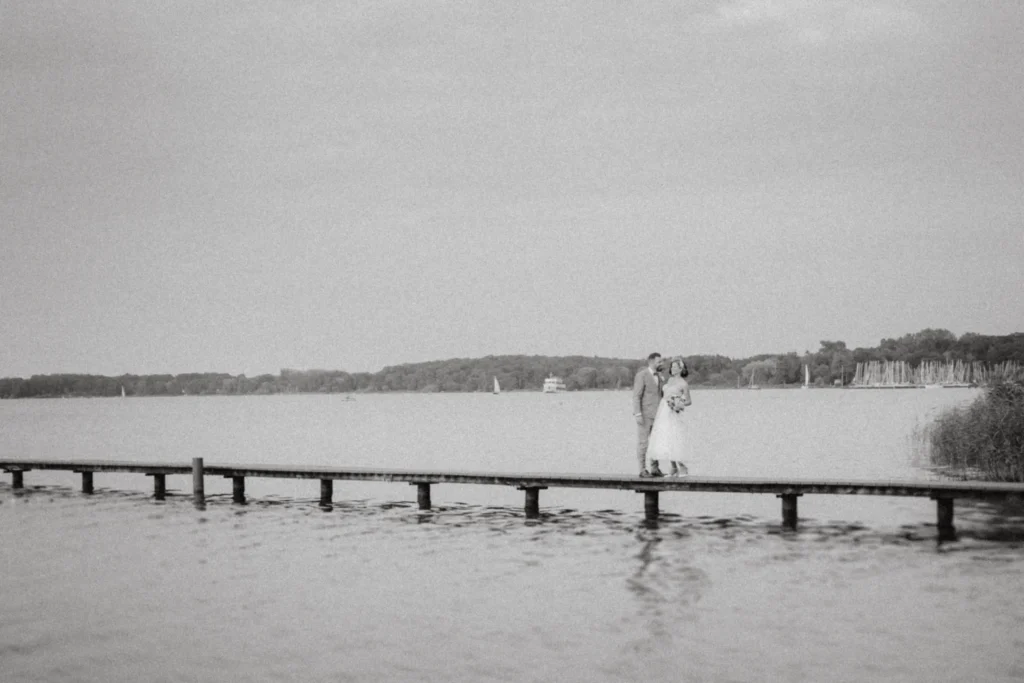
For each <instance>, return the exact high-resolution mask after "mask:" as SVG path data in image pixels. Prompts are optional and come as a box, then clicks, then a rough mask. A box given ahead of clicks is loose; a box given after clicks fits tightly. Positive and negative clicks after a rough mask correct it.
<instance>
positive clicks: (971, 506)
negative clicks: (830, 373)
mask: <svg viewBox="0 0 1024 683" xmlns="http://www.w3.org/2000/svg"><path fill="white" fill-rule="evenodd" d="M976 395H977V393H976V392H975V391H973V390H942V391H924V390H917V391H914V390H906V391H871V390H864V391H840V390H812V391H799V390H762V391H700V390H697V391H694V392H693V399H694V406H693V407H692V408H691V409H689V410H688V411H687V413H686V416H687V418H688V420H689V423H690V425H691V427H692V430H693V436H694V440H695V444H696V448H697V450H698V453H697V457H695V462H694V464H695V467H694V468H693V474H706V475H727V476H774V475H779V476H796V477H827V478H840V477H842V478H871V479H877V478H883V479H904V478H924V477H935V476H937V475H934V474H933V473H931V472H929V471H928V470H926V469H924V468H923V466H922V465H923V463H921V462H920V455H919V454H918V453H917V449H916V448H915V447H914V443H915V442H914V440H913V438H912V433H913V430H914V428H915V427H918V426H921V425H923V424H925V423H927V421H928V420H929V419H930V417H931V416H934V415H935V414H936V411H938V410H941V409H942V408H943V407H946V406H951V405H956V404H962V403H965V402H967V401H969V400H970V399H972V398H973V397H975V396H976ZM630 413H631V408H630V395H629V393H628V392H583V393H572V394H560V395H543V394H540V393H529V394H527V393H508V394H502V395H500V396H492V395H489V394H479V395H472V394H440V395H437V394H434V395H409V394H396V395H359V396H358V397H357V398H356V400H354V401H345V400H344V397H342V396H338V395H333V396H332V395H325V396H305V395H302V396H265V397H263V396H261V397H256V396H252V397H182V398H128V399H72V400H25V401H0V454H2V455H3V457H12V458H18V457H24V458H55V459H109V460H147V461H161V462H163V461H173V462H181V463H182V464H187V463H189V462H190V460H191V458H193V457H203V458H204V459H205V461H206V463H207V464H208V465H209V464H220V463H225V464H226V463H270V464H296V465H351V466H379V467H395V468H424V469H427V468H429V469H433V468H437V469H448V470H489V471H498V472H516V471H528V472H555V473H563V472H598V473H624V474H632V473H634V469H635V457H634V451H635V425H634V423H633V421H632V418H631V416H630ZM25 485H26V488H25V489H24V490H22V491H14V490H12V489H11V487H10V476H9V475H3V481H2V483H0V570H2V571H3V580H2V583H0V680H2V681H12V682H13V681H19V682H20V681H103V682H107V681H230V680H237V681H293V680H303V681H368V680H387V681H467V682H468V681H474V682H475V681H516V682H522V681H554V680H558V681H594V682H604V681H609V682H610V681H623V680H644V681H658V680H674V681H764V680H774V681H826V680H827V681H865V680H871V681H946V680H948V681H953V680H958V681H960V680H977V681H1019V680H1021V679H1024V591H1021V586H1022V585H1024V509H1021V508H1020V507H1019V506H1018V507H1013V506H992V505H987V504H980V503H969V502H966V501H957V506H956V519H955V522H956V525H957V530H958V534H959V538H958V540H956V541H954V542H948V543H938V542H937V540H936V529H935V514H936V513H935V504H934V502H933V501H930V500H928V499H917V498H885V497H874V496H824V495H821V496H812V495H808V496H804V497H802V498H800V503H799V506H800V507H799V512H800V528H799V530H798V531H797V532H795V533H790V532H782V531H781V529H780V519H781V512H780V509H781V506H780V502H779V500H778V499H776V498H775V497H774V496H770V495H749V494H746V495H744V494H716V493H700V494H698V493H663V494H662V495H661V501H660V502H661V509H662V519H661V520H660V521H659V522H658V523H657V524H656V525H653V526H652V525H647V524H645V522H644V520H643V496H642V495H640V494H637V493H634V492H629V491H609V490H594V491H589V490H565V489H548V490H545V491H542V492H541V497H540V503H541V519H539V520H529V521H528V520H525V519H524V516H523V511H522V508H523V494H522V492H520V491H516V490H515V489H512V488H510V487H509V488H505V487H494V486H490V487H488V486H455V485H447V486H446V485H435V486H433V487H432V498H433V502H434V509H433V510H431V511H429V512H421V511H419V510H418V509H417V508H416V503H415V501H416V488H415V487H413V486H409V485H407V484H396V483H372V482H344V481H339V482H335V487H334V500H335V505H334V506H333V508H332V509H330V510H323V509H321V508H320V507H319V506H318V505H317V502H318V499H319V484H318V482H317V481H316V480H308V481H303V480H265V479H248V480H247V481H246V493H247V495H248V499H249V503H248V504H247V505H245V506H238V505H233V504H232V503H231V496H230V493H231V485H230V480H224V479H214V478H213V477H207V481H206V491H207V494H208V504H207V506H206V509H205V510H197V509H195V508H194V507H193V506H192V504H191V478H190V477H186V476H170V477H168V479H167V486H168V490H169V493H170V494H172V495H169V496H168V499H167V500H166V501H164V502H156V501H154V500H153V499H152V497H151V494H152V482H151V480H150V479H149V478H147V477H145V476H142V475H127V474H124V475H123V474H104V473H97V474H96V475H95V487H96V494H95V495H93V496H86V495H84V494H82V493H80V492H79V488H80V478H79V476H78V475H75V474H72V473H64V472H42V471H33V472H29V473H27V474H26V475H25Z"/></svg>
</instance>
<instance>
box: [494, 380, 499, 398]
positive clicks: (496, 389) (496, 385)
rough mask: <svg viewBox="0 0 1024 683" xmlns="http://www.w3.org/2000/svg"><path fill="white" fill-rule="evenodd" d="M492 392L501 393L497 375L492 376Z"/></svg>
mask: <svg viewBox="0 0 1024 683" xmlns="http://www.w3.org/2000/svg"><path fill="white" fill-rule="evenodd" d="M494 393H495V394H500V393H501V387H500V386H498V378H497V377H495V378H494Z"/></svg>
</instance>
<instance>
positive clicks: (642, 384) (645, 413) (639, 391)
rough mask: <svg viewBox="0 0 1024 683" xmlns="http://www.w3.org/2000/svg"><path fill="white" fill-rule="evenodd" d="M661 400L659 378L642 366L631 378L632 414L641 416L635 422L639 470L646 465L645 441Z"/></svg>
mask: <svg viewBox="0 0 1024 683" xmlns="http://www.w3.org/2000/svg"><path fill="white" fill-rule="evenodd" d="M660 402H661V378H660V377H658V376H657V375H655V374H654V373H653V372H651V370H650V368H644V369H643V370H641V371H640V372H638V373H636V377H635V378H634V379H633V415H634V416H636V415H639V416H641V417H642V418H643V421H642V422H637V432H636V436H637V439H636V461H637V464H638V465H639V468H640V469H639V471H641V472H642V471H643V470H644V469H645V468H646V466H647V441H648V440H649V439H650V437H651V428H652V427H653V426H654V416H655V415H657V414H658V403H660Z"/></svg>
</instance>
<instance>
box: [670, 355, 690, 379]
mask: <svg viewBox="0 0 1024 683" xmlns="http://www.w3.org/2000/svg"><path fill="white" fill-rule="evenodd" d="M676 363H679V365H680V366H682V367H681V368H680V370H679V376H680V377H687V376H689V374H690V370H689V368H687V367H686V361H685V360H683V357H682V356H676V357H675V358H673V359H672V362H671V363H670V364H669V366H668V370H669V374H671V373H672V366H673V365H675V364H676Z"/></svg>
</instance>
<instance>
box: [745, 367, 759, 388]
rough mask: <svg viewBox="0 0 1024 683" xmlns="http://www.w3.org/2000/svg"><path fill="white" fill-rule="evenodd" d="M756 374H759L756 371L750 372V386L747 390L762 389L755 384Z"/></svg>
mask: <svg viewBox="0 0 1024 683" xmlns="http://www.w3.org/2000/svg"><path fill="white" fill-rule="evenodd" d="M756 374H757V371H756V370H751V371H750V386H749V387H747V389H760V388H761V385H760V384H754V375H756Z"/></svg>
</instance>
